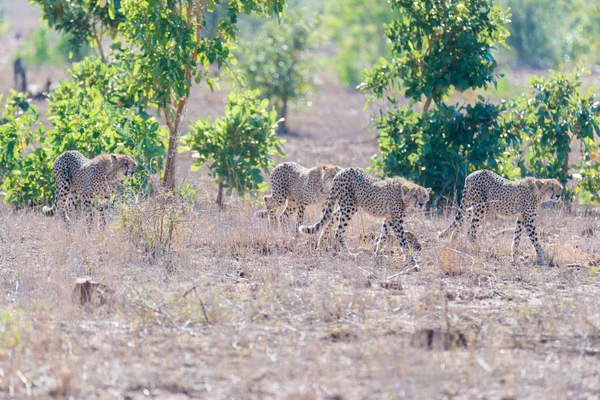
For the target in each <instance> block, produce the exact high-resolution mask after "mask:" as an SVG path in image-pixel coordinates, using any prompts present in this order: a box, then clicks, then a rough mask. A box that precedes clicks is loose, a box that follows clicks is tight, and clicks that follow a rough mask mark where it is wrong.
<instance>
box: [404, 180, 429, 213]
mask: <svg viewBox="0 0 600 400" xmlns="http://www.w3.org/2000/svg"><path fill="white" fill-rule="evenodd" d="M429 193H431V189H429V188H424V187H423V186H419V185H410V186H402V200H403V201H404V204H406V205H408V206H411V207H414V208H417V209H422V208H423V207H425V204H427V202H428V201H429Z"/></svg>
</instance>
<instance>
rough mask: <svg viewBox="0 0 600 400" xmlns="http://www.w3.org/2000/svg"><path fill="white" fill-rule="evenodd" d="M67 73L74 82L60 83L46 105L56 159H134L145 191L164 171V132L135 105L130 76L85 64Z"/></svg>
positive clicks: (98, 63) (109, 67)
mask: <svg viewBox="0 0 600 400" xmlns="http://www.w3.org/2000/svg"><path fill="white" fill-rule="evenodd" d="M69 74H70V76H71V78H70V79H69V80H66V81H63V82H61V86H60V87H58V88H57V90H56V91H55V92H54V93H53V94H52V95H51V97H50V101H49V102H48V109H49V112H50V113H51V116H50V117H49V119H50V120H51V122H52V125H53V126H54V129H53V130H52V131H50V132H49V133H48V139H47V144H48V145H49V146H51V148H52V153H53V156H58V155H60V154H62V153H63V152H65V151H67V150H78V151H80V152H81V153H82V154H83V155H85V156H86V157H95V156H96V155H98V154H101V153H122V154H129V155H132V156H135V157H136V159H137V161H138V165H139V167H138V172H137V173H136V178H135V181H136V183H137V184H139V185H140V186H139V187H140V189H144V190H147V189H148V177H149V175H152V174H154V173H156V172H158V171H160V170H161V168H162V166H163V159H164V156H165V146H164V143H163V141H164V140H165V139H166V137H167V131H166V129H165V128H161V127H160V124H159V123H158V121H157V120H156V118H154V117H152V116H150V115H148V114H147V113H146V112H145V111H144V110H145V104H143V103H142V104H138V103H137V102H136V100H135V98H136V97H138V96H137V94H136V93H130V89H129V87H128V86H129V85H130V84H131V81H130V80H129V79H128V78H129V77H128V74H127V73H126V71H124V70H123V69H121V68H120V66H119V65H118V64H104V63H102V62H101V61H100V60H99V59H85V60H84V61H82V62H81V63H77V64H74V65H73V67H72V69H71V70H70V71H69ZM53 158H55V157H53Z"/></svg>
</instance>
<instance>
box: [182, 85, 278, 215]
mask: <svg viewBox="0 0 600 400" xmlns="http://www.w3.org/2000/svg"><path fill="white" fill-rule="evenodd" d="M268 106H269V101H268V100H266V99H263V100H261V99H260V98H259V92H258V91H256V90H254V91H240V92H232V93H230V94H229V96H228V98H227V105H226V106H225V115H224V116H223V117H221V118H218V119H217V120H216V121H215V122H214V123H211V120H210V118H206V119H198V120H197V121H196V122H194V123H193V124H192V126H191V132H190V133H189V134H188V135H186V136H184V137H183V138H182V144H183V146H185V147H186V148H187V149H188V150H191V151H192V156H193V157H194V158H195V159H196V160H195V161H194V164H193V166H192V169H193V170H197V169H199V168H200V167H202V166H203V165H204V164H206V163H207V162H209V161H211V163H210V164H209V165H208V168H209V170H210V176H211V177H212V178H213V179H214V180H215V182H216V183H217V184H218V186H219V193H218V196H217V204H218V205H219V206H222V205H223V189H224V188H225V189H227V194H230V193H231V192H232V191H235V192H236V193H237V194H239V195H244V194H245V193H247V192H248V191H255V190H264V189H266V187H267V184H266V183H265V182H264V179H263V177H262V174H261V173H262V172H267V171H268V168H269V167H272V166H273V160H272V159H271V156H272V155H274V154H279V155H283V153H282V151H281V145H282V144H283V143H284V142H283V141H282V140H280V139H277V134H276V129H277V124H278V122H279V121H278V120H277V112H276V111H274V110H272V111H269V110H268V109H267V107H268Z"/></svg>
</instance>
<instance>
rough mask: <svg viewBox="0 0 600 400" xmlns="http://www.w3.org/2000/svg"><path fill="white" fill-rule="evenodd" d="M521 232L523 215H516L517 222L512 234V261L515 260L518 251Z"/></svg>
mask: <svg viewBox="0 0 600 400" xmlns="http://www.w3.org/2000/svg"><path fill="white" fill-rule="evenodd" d="M522 232H523V215H519V216H518V217H517V223H516V226H515V233H514V235H513V244H512V258H513V262H517V256H518V253H519V242H520V241H521V233H522Z"/></svg>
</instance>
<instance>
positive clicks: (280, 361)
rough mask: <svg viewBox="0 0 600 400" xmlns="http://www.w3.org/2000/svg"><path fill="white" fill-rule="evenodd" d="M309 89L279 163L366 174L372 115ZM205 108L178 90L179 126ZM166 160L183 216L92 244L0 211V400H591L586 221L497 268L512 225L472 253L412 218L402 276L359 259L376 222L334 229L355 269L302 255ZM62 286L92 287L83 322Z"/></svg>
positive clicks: (594, 369)
mask: <svg viewBox="0 0 600 400" xmlns="http://www.w3.org/2000/svg"><path fill="white" fill-rule="evenodd" d="M5 3H6V2H5ZM10 10H11V8H10V7H9V11H10ZM26 16H27V18H30V15H29V14H27V13H26ZM23 18H24V19H23V21H27V20H28V19H27V18H26V17H23ZM30 19H32V20H34V19H33V17H31V18H30ZM17 27H18V25H17ZM13 28H14V26H13V27H12V28H10V29H13ZM11 32H12V31H11ZM4 46H5V47H6V46H9V45H8V44H6V43H4ZM9 47H10V46H9ZM7 51H8V50H7ZM4 65H5V69H4V70H3V71H0V86H1V87H2V92H3V93H6V92H7V91H8V87H9V86H10V84H11V79H12V76H11V71H10V70H9V68H8V67H7V65H8V64H4ZM62 74H64V71H63V72H59V73H57V75H60V76H64V75H62ZM41 80H42V81H43V79H41ZM323 81H324V82H323V84H322V85H321V87H320V90H319V92H320V96H319V97H318V98H317V99H315V104H314V106H313V108H312V109H309V110H305V111H302V112H294V113H293V114H291V115H290V122H289V127H290V129H291V131H292V134H291V135H289V136H288V137H286V139H287V140H288V142H287V143H286V145H285V147H284V150H285V153H286V155H287V159H289V160H293V161H297V162H300V163H302V164H304V165H314V164H316V163H317V162H328V163H334V164H339V165H342V166H359V167H365V166H367V165H368V163H369V161H368V160H369V157H370V156H372V155H373V154H375V152H376V151H377V146H376V141H375V131H374V130H373V129H372V128H369V126H368V122H369V116H370V114H371V113H373V112H374V110H364V109H363V105H364V101H365V98H364V96H363V95H362V94H360V93H355V92H348V91H345V90H344V89H342V88H340V87H338V86H336V85H335V84H334V83H331V82H332V80H331V79H326V78H325V77H324V78H323ZM224 101H225V94H224V93H222V92H220V93H209V92H208V91H207V90H206V88H204V87H201V88H199V89H197V90H196V92H194V94H193V96H192V100H191V102H190V105H189V106H188V111H187V115H186V121H187V122H190V121H192V120H193V119H194V118H197V117H199V116H207V115H211V116H216V115H219V114H220V113H222V110H223V105H224ZM39 107H40V108H41V109H42V110H43V109H44V108H45V105H44V103H40V104H39ZM181 161H182V162H181V165H180V177H181V180H182V181H185V182H186V183H190V184H192V185H194V186H196V187H197V188H198V195H197V196H196V198H195V199H194V201H193V202H189V203H182V202H180V201H171V202H166V201H162V200H161V199H160V198H156V199H153V200H149V201H144V200H139V202H137V203H135V202H130V203H128V204H126V205H123V206H122V205H119V204H117V205H115V208H114V209H113V211H112V212H111V214H110V217H109V224H108V226H107V227H106V228H104V229H95V230H93V231H92V233H91V234H86V233H85V229H84V226H83V222H82V221H81V220H79V221H77V222H75V224H74V226H73V227H71V228H70V229H67V227H66V226H65V225H64V224H63V223H62V222H61V221H59V220H57V219H54V218H47V217H44V216H43V215H41V213H40V212H39V210H24V211H14V210H11V209H9V208H7V207H3V208H0V398H28V397H34V398H74V399H145V398H156V399H188V398H193V399H204V398H206V399H226V398H227V399H232V398H233V399H275V398H276V399H281V398H284V399H330V400H333V399H506V400H508V399H594V398H596V399H600V362H598V360H599V357H600V283H599V282H598V280H599V277H598V276H597V269H598V268H599V267H600V215H599V214H598V213H593V212H585V211H584V210H582V209H574V210H569V211H567V209H566V208H565V207H564V206H563V205H561V204H559V205H558V206H557V207H554V208H544V209H543V210H541V213H540V218H539V222H538V228H539V229H538V230H539V232H540V238H541V242H542V245H543V247H544V250H545V256H546V259H547V262H548V263H549V264H550V266H548V267H537V266H535V265H533V261H534V259H535V257H534V251H533V248H532V246H531V245H530V242H529V240H528V239H527V238H523V242H522V249H523V252H524V259H523V260H522V261H521V262H519V263H517V264H514V263H513V262H512V261H511V257H510V245H511V240H512V231H511V228H512V227H513V224H514V221H512V220H505V219H500V218H495V217H493V216H491V217H490V219H489V220H488V223H487V224H486V226H485V231H484V232H482V235H481V236H482V239H481V241H480V243H479V246H478V248H471V247H470V246H469V244H468V242H466V240H465V239H464V235H463V236H461V238H459V240H458V241H456V243H454V244H452V245H451V244H449V243H448V242H447V241H440V240H438V239H437V236H436V235H437V232H438V231H441V230H442V229H443V228H445V227H446V226H447V224H448V223H449V221H450V219H451V217H452V215H451V214H452V211H451V210H449V213H450V215H445V214H444V215H440V214H439V213H437V212H435V210H434V212H428V213H417V212H414V213H411V214H410V215H409V217H408V221H407V228H408V229H409V230H410V231H412V232H414V233H415V235H417V237H418V238H419V240H420V241H421V243H422V245H423V250H422V251H421V254H420V256H419V262H420V265H421V271H420V272H411V271H409V270H408V269H406V260H405V257H404V255H403V254H402V252H399V251H398V249H397V248H394V249H392V251H391V252H388V253H387V254H386V255H385V256H383V257H380V258H375V257H374V256H373V255H371V254H370V252H369V249H370V248H371V247H372V246H373V244H374V239H373V237H374V236H375V235H376V234H377V233H378V232H379V229H380V225H379V224H380V222H381V221H379V220H377V219H374V218H372V217H370V216H368V215H366V214H362V213H361V212H359V213H358V214H357V215H356V217H355V218H354V219H353V221H352V223H351V226H350V229H349V245H350V247H351V248H352V249H359V256H358V258H357V259H347V258H344V257H336V256H335V255H334V254H332V253H331V252H327V251H320V252H317V251H316V250H315V249H314V245H315V242H316V237H310V236H303V235H301V236H295V235H294V234H293V233H292V232H273V231H270V230H269V229H268V227H267V222H266V220H263V219H257V218H255V217H254V213H255V211H256V210H257V209H258V208H260V205H257V204H254V203H252V202H250V201H248V200H238V199H233V198H229V199H227V208H226V210H225V211H219V210H218V209H217V208H216V207H215V206H214V198H215V194H216V190H215V187H214V185H213V184H212V183H211V182H210V180H209V178H208V176H207V174H206V171H205V170H200V171H199V172H195V173H191V172H189V165H190V163H191V159H190V158H189V157H188V156H186V155H183V156H182V160H181ZM278 161H279V160H278ZM309 211H310V212H309V216H308V219H309V220H310V221H315V220H316V219H317V218H318V217H319V211H320V210H319V207H313V208H312V209H310V210H309ZM80 277H91V278H92V279H94V280H96V281H98V282H100V283H102V284H103V285H106V287H105V288H104V289H103V294H102V295H101V296H99V297H98V296H96V297H94V298H93V299H92V302H91V303H88V304H86V305H84V306H81V305H79V304H78V303H77V302H76V301H74V300H73V295H72V293H73V287H74V283H75V281H76V279H77V278H80Z"/></svg>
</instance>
